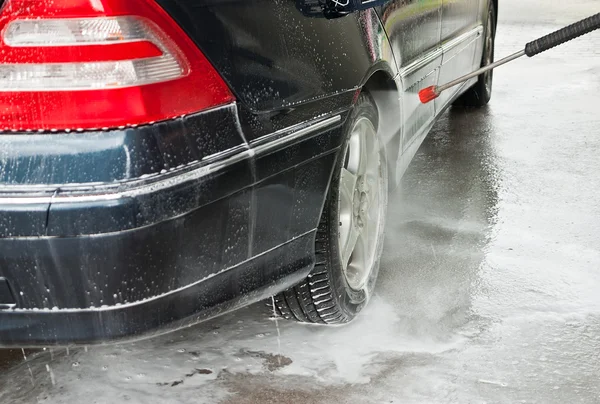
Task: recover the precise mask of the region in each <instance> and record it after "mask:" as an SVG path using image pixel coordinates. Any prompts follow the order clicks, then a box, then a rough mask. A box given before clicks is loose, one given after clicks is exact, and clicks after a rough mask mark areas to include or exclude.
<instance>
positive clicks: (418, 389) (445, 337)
mask: <svg viewBox="0 0 600 404" xmlns="http://www.w3.org/2000/svg"><path fill="white" fill-rule="evenodd" d="M558 3H559V2H557V1H553V2H547V1H542V0H502V1H501V9H500V24H499V31H498V39H497V53H496V54H497V55H500V56H501V55H505V54H509V53H512V52H513V51H516V50H518V49H520V48H521V47H522V45H523V43H524V42H525V41H527V40H530V39H534V38H535V37H537V36H539V35H541V34H544V33H546V32H549V31H551V30H554V29H556V28H559V26H560V24H563V23H567V22H571V21H573V20H576V19H578V18H582V17H585V16H588V15H591V14H593V13H595V12H598V10H599V9H600V2H599V1H597V0H573V1H569V2H564V3H565V4H564V5H561V4H558ZM598 44H600V32H598V33H595V34H593V35H589V36H587V37H585V38H582V39H580V40H578V41H575V42H572V43H570V44H568V45H565V46H563V47H561V48H558V49H556V50H554V51H551V52H549V53H547V54H543V55H540V56H538V57H536V58H534V59H530V60H521V61H518V62H515V63H513V64H512V65H509V66H506V67H504V68H502V69H501V70H498V71H497V72H496V74H495V83H494V86H495V87H494V96H493V100H492V103H491V105H490V106H489V107H488V108H487V109H484V110H478V111H464V110H450V111H449V112H448V113H447V114H445V115H444V117H443V118H442V119H441V121H440V122H439V123H438V124H436V126H435V128H434V130H433V132H432V133H431V135H430V136H429V137H428V138H427V140H426V141H425V143H424V144H423V146H422V147H421V149H420V151H419V153H418V154H417V156H416V158H415V160H414V162H413V163H412V164H411V167H410V168H409V171H408V172H407V174H406V176H405V178H404V180H403V183H402V187H401V188H400V189H399V190H398V191H397V192H396V193H395V195H394V196H393V197H391V198H390V206H389V218H388V221H387V226H388V227H387V236H386V237H387V238H386V247H385V251H384V254H383V258H382V268H381V271H380V279H379V285H378V289H377V294H376V296H374V298H373V300H372V302H371V304H370V305H369V307H368V308H367V309H365V311H364V312H363V313H362V314H361V316H360V317H359V319H358V320H357V321H355V322H354V323H352V324H350V325H348V326H343V327H335V328H324V327H318V326H302V325H298V324H294V323H289V322H285V321H283V320H279V321H274V320H273V319H271V318H270V317H269V314H268V312H267V311H266V309H265V307H264V305H263V304H261V305H255V306H252V307H249V308H246V309H242V310H240V311H237V312H235V313H232V314H229V315H226V316H223V317H220V318H217V319H214V320H212V321H209V322H206V323H204V324H200V325H198V326H195V327H192V328H189V329H186V330H184V331H180V332H176V333H173V334H170V335H166V336H162V337H157V338H154V339H151V340H146V341H141V342H137V343H133V344H126V345H118V346H109V347H90V348H89V349H78V350H71V351H70V352H67V351H65V350H60V351H54V352H50V351H42V352H39V353H30V352H26V354H28V355H29V357H28V360H27V361H24V360H23V359H22V353H21V352H20V351H16V352H12V353H6V352H5V354H11V355H12V356H11V357H7V356H6V355H5V356H4V357H3V359H2V361H3V363H2V365H1V367H0V369H2V373H1V376H0V403H13V402H14V403H36V402H42V403H82V402H85V403H118V402H129V403H205V402H206V403H214V402H220V403H275V402H286V403H346V402H347V403H428V404H429V403H484V402H485V403H516V402H521V403H565V402H569V403H579V402H582V403H600V381H599V380H600V293H599V291H600V192H599V191H598V190H599V189H600V175H599V174H598V173H599V172H600V114H599V111H600V94H599V93H600V49H599V48H598Z"/></svg>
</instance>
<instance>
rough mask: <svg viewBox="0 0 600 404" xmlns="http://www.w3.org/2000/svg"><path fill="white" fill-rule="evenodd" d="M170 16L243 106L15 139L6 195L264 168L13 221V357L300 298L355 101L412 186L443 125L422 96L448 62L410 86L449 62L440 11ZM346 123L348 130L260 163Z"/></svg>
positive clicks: (398, 1) (188, 10)
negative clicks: (20, 351) (363, 101)
mask: <svg viewBox="0 0 600 404" xmlns="http://www.w3.org/2000/svg"><path fill="white" fill-rule="evenodd" d="M158 3H159V4H161V5H162V6H163V8H164V9H165V10H166V11H167V12H169V13H170V14H171V15H172V16H173V18H174V19H175V20H176V21H177V22H179V24H180V25H181V26H182V27H183V28H184V30H185V31H187V33H188V34H189V35H190V37H191V38H192V39H193V40H194V41H195V42H196V43H197V44H198V46H199V47H200V48H201V50H202V51H203V52H204V53H205V54H206V55H207V57H208V58H209V60H211V62H212V63H213V64H214V66H215V67H216V68H217V70H218V71H219V73H220V74H221V75H222V76H223V77H224V79H225V80H226V81H227V83H228V84H229V85H230V87H231V88H232V91H233V92H234V93H235V95H236V97H237V99H238V102H237V104H236V105H233V106H229V107H225V108H221V109H218V110H213V111H207V112H204V113H200V114H195V115H193V116H189V117H184V118H180V119H176V120H173V121H169V122H163V123H158V124H153V125H148V126H145V127H140V128H129V129H120V130H111V131H106V132H90V133H70V134H66V133H60V134H39V135H38V134H35V135H32V134H2V135H0V146H2V148H1V150H3V154H2V156H1V157H2V166H0V183H1V184H3V188H2V189H0V197H9V196H10V197H23V196H33V195H37V196H39V195H46V196H54V197H65V196H74V195H98V194H102V193H106V192H113V193H114V192H121V191H128V190H131V189H136V187H139V186H141V185H145V184H146V185H147V184H150V183H152V184H154V183H155V182H156V183H158V182H159V181H163V180H166V179H169V178H177V176H180V175H182V174H185V173H190V172H193V170H200V169H202V168H204V167H208V166H209V164H212V163H218V162H220V161H224V159H226V158H227V157H228V156H230V155H233V154H235V153H239V152H240V151H243V150H249V152H248V153H247V154H246V155H244V156H245V157H244V158H242V159H240V160H238V161H237V162H236V163H233V164H229V165H227V167H226V168H224V169H222V170H219V171H217V172H211V173H210V174H207V175H202V176H199V177H193V178H192V179H190V180H189V181H185V182H183V183H181V184H179V185H177V186H176V187H169V188H167V189H166V191H165V190H163V191H160V192H150V193H145V194H143V195H138V196H135V197H124V198H119V199H116V200H112V201H106V200H104V201H103V200H101V198H100V199H97V200H93V198H92V199H91V200H83V201H77V202H73V201H69V200H66V199H64V198H61V199H60V201H58V200H53V201H50V202H48V203H40V204H25V205H19V204H6V205H0V277H2V276H5V277H6V278H7V279H8V282H9V285H10V288H11V290H12V291H13V292H14V295H15V298H16V300H17V302H16V303H17V307H18V308H19V310H16V311H11V310H0V345H32V344H34V345H35V344H42V345H53V344H61V343H71V342H78V343H93V342H97V341H99V340H110V339H118V338H121V337H127V336H139V335H140V334H141V333H147V332H148V331H151V330H153V329H156V328H161V327H167V328H172V327H179V326H182V325H186V324H189V323H190V322H193V321H197V320H199V319H202V318H206V317H207V316H210V315H214V314H217V313H218V312H220V311H222V310H227V309H231V308H233V307H237V306H239V305H243V304H247V303H249V302H252V301H255V300H257V299H259V298H263V297H266V296H269V295H272V294H273V293H276V292H278V291H281V290H283V289H285V288H286V287H288V286H290V285H291V284H293V283H294V282H297V281H299V280H301V279H302V278H303V277H304V276H305V275H306V274H307V273H308V271H309V270H310V269H311V267H312V265H313V264H314V230H315V228H316V227H317V224H318V221H319V217H320V214H321V210H322V206H323V203H324V198H325V195H326V192H327V189H328V186H329V181H330V177H331V170H332V167H333V165H334V162H335V159H336V156H337V150H338V148H339V145H340V144H341V141H342V136H343V133H344V131H343V126H342V124H343V122H344V120H345V117H346V116H347V113H348V110H349V109H350V108H351V107H352V103H353V100H354V99H355V96H356V92H357V90H359V89H361V88H362V87H363V86H366V88H367V89H369V91H373V92H374V93H376V94H374V98H375V99H376V100H377V102H378V108H379V111H380V115H382V116H381V117H380V125H382V127H385V133H382V134H381V136H382V139H383V143H384V144H385V146H386V150H387V152H388V155H389V157H388V161H389V163H390V164H397V166H398V167H399V168H398V169H397V174H398V176H397V177H398V178H399V177H400V175H401V171H402V169H401V167H405V165H406V164H405V163H406V161H408V160H409V159H410V157H411V156H408V155H409V154H410V153H407V152H405V151H406V150H408V149H409V147H412V148H415V145H416V146H417V147H418V142H417V141H416V140H417V138H418V136H417V135H418V134H421V135H424V133H426V129H427V126H428V125H429V124H430V123H431V122H432V121H433V118H434V116H435V113H436V110H435V109H434V106H433V105H430V106H420V105H418V101H417V97H416V92H417V91H418V90H419V89H420V88H421V86H423V85H428V84H430V83H431V84H435V83H436V82H437V78H438V74H439V68H440V66H441V64H442V58H441V55H440V57H439V58H434V59H433V60H432V61H431V62H430V63H428V64H424V65H423V66H420V67H419V68H418V69H414V70H412V71H411V72H410V73H407V72H406V71H405V72H404V73H405V74H402V73H403V69H407V68H408V67H409V66H410V64H411V63H412V62H415V61H418V60H419V59H420V58H422V57H423V55H424V54H426V53H427V52H430V51H432V50H435V49H436V48H439V46H440V40H441V35H442V0H428V1H421V2H417V1H413V0H393V1H391V2H390V3H389V4H388V5H386V6H384V7H381V8H378V10H377V12H378V14H377V13H376V12H375V11H374V10H366V11H363V12H360V13H354V14H350V15H347V16H345V17H340V18H336V19H331V20H328V19H324V18H320V17H317V18H312V17H307V16H305V15H303V13H302V11H301V10H299V8H298V7H297V2H295V1H292V0H279V1H272V0H158ZM424 4H428V5H429V7H425V8H422V6H423V5H424ZM380 17H381V19H380ZM384 25H385V27H386V28H387V29H388V31H387V34H386V32H385V31H384ZM388 37H389V40H388ZM390 42H391V44H390ZM374 77H377V80H375V81H374V79H373V78H374ZM382 77H383V78H382ZM392 77H393V78H394V80H392ZM382 93H385V94H386V95H385V96H383V97H382V95H381V94H382ZM390 93H391V94H392V95H391V96H389V94H390ZM335 115H340V117H341V120H340V122H339V123H337V124H336V125H333V126H331V127H327V128H326V129H322V130H318V131H315V132H312V133H308V134H307V135H305V136H304V137H302V138H300V139H297V140H296V141H294V142H291V143H285V144H281V145H279V144H278V145H277V146H276V147H273V148H272V149H271V150H269V152H267V153H263V154H258V155H255V154H253V153H252V149H253V148H255V147H256V146H257V145H259V144H261V145H263V144H265V143H270V142H273V141H275V140H279V139H281V138H282V137H285V136H286V135H288V134H290V133H293V131H294V130H297V129H298V128H300V127H305V126H310V125H311V124H312V123H314V122H316V121H318V119H317V120H315V117H321V118H319V119H324V118H326V117H331V116H335ZM267 138H268V140H265V139H267ZM415 150H416V149H415ZM218 153H225V154H223V155H218V156H217V157H215V156H214V155H215V154H218ZM407 156H408V157H407ZM162 170H165V171H166V172H162V173H161V171H162ZM0 200H1V199H0ZM115 296H116V297H115ZM132 302H138V304H135V305H131V303H132ZM0 303H1V302H0ZM118 304H125V306H118ZM102 305H107V306H109V307H105V308H103V309H102V310H96V309H92V306H93V307H94V308H98V307H100V306H102ZM52 307H57V308H58V310H56V311H52V310H50V311H38V312H34V311H30V310H23V309H46V310H48V309H51V308H52Z"/></svg>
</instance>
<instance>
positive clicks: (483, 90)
mask: <svg viewBox="0 0 600 404" xmlns="http://www.w3.org/2000/svg"><path fill="white" fill-rule="evenodd" d="M495 39H496V7H495V6H494V2H493V1H492V0H489V1H488V16H487V23H486V28H485V36H484V41H485V42H484V46H483V56H482V58H481V67H485V66H487V65H489V64H491V63H493V62H494V46H495ZM493 81H494V71H493V70H490V71H489V72H486V73H483V74H481V75H480V76H479V77H478V79H477V83H475V84H474V85H473V86H472V87H471V88H469V89H468V90H467V91H466V92H465V93H464V94H463V95H461V96H460V97H459V98H458V99H457V100H456V101H455V102H454V105H456V106H461V107H474V108H480V107H484V106H486V105H487V104H488V103H489V102H490V100H491V98H492V84H493Z"/></svg>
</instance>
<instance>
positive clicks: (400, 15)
mask: <svg viewBox="0 0 600 404" xmlns="http://www.w3.org/2000/svg"><path fill="white" fill-rule="evenodd" d="M441 9H442V0H392V1H390V2H389V3H387V4H385V5H384V6H382V7H381V9H379V10H378V11H379V15H380V18H381V20H382V22H383V25H384V27H385V30H386V32H387V34H388V38H389V41H390V44H391V47H392V50H393V53H394V56H395V58H396V64H397V65H398V69H399V75H400V79H401V82H402V87H403V91H402V95H401V98H402V100H401V106H402V126H403V127H402V133H403V139H402V147H401V148H402V151H403V152H404V156H403V157H404V159H405V160H407V161H409V160H410V157H412V153H407V150H408V149H410V148H411V147H412V149H415V150H414V151H416V148H418V144H419V143H420V142H418V141H417V139H418V138H422V137H423V136H420V135H424V134H425V133H426V132H427V130H428V129H429V127H430V125H431V123H432V122H433V118H434V116H435V105H434V103H429V104H421V103H420V101H419V97H418V92H419V90H421V89H422V88H424V87H427V86H431V85H436V84H437V82H438V75H439V68H440V66H441V62H442V50H441V47H440V39H441ZM404 165H406V164H401V166H404ZM399 170H400V171H401V170H402V167H400V168H399Z"/></svg>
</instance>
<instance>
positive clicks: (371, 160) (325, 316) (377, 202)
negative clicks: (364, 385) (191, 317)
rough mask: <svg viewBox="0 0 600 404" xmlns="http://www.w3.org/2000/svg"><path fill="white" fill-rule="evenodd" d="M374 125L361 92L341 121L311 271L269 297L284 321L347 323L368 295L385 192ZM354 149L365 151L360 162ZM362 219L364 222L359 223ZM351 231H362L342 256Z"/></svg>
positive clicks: (369, 104)
mask: <svg viewBox="0 0 600 404" xmlns="http://www.w3.org/2000/svg"><path fill="white" fill-rule="evenodd" d="M377 125H378V115H377V108H376V107H375V104H374V102H373V100H372V98H371V97H370V96H369V95H368V94H367V93H362V94H361V95H360V97H359V99H358V101H357V103H356V105H355V107H354V109H353V111H352V112H351V114H350V116H349V117H348V121H347V123H346V127H345V133H346V136H345V139H344V141H343V143H342V147H341V149H340V152H339V153H338V157H337V161H336V164H335V168H334V172H333V176H332V179H331V184H330V187H329V191H328V194H327V199H326V201H325V205H324V208H323V213H322V216H321V220H320V223H319V226H318V229H317V234H316V240H315V255H316V257H315V267H314V268H313V270H312V271H311V273H310V274H309V275H308V277H307V278H306V279H305V280H304V281H303V282H302V283H300V284H299V285H297V286H295V287H293V288H290V289H288V290H287V291H285V292H283V293H280V294H279V295H277V296H275V297H274V299H273V302H274V304H275V308H274V309H275V312H278V314H279V315H281V316H282V317H284V318H287V319H293V320H297V321H300V322H305V323H318V324H343V323H347V322H350V321H351V320H352V319H354V318H355V317H356V315H357V314H358V313H359V312H360V311H361V310H362V308H363V307H364V306H365V305H366V304H367V302H368V300H369V297H370V296H371V295H372V293H373V289H374V287H375V283H376V280H377V274H378V272H379V261H380V257H381V252H382V249H383V235H384V231H383V230H384V221H385V214H386V211H387V194H388V190H387V186H388V184H387V181H388V175H387V164H386V161H385V151H384V148H383V147H382V146H381V144H380V143H379V139H378V136H377ZM369 145H372V146H369ZM363 146H364V147H363ZM357 149H359V150H361V151H362V150H365V151H366V154H365V156H366V157H365V158H364V159H363V154H362V153H358V154H357V152H356V150H357ZM369 151H370V153H369ZM357 156H359V158H358V160H357ZM357 161H359V163H358V164H357V163H356V162H357ZM362 161H365V162H367V163H366V164H365V165H364V167H366V169H365V173H364V175H363V174H360V172H361V170H362V169H361V168H364V167H363V164H362V163H360V162H362ZM375 161H376V162H375ZM343 170H344V172H343V173H342V171H343ZM352 173H357V174H358V175H354V174H352ZM354 180H356V181H355V184H354V186H351V184H353V183H354ZM344 184H345V185H344ZM375 186H376V187H377V188H375ZM349 189H354V192H353V194H352V198H348V195H349V192H348V190H349ZM376 194H377V196H375V195H376ZM359 201H360V204H355V202H359ZM365 201H367V202H365ZM349 204H351V207H352V209H351V213H350V215H348V214H347V213H348V212H349V209H348V206H349ZM356 206H358V208H357V209H355V207H356ZM355 212H357V214H356V215H355ZM367 217H368V218H369V220H365V219H367ZM361 226H362V227H361ZM349 229H354V230H355V231H349ZM356 231H361V232H362V233H361V235H360V236H358V240H357V241H356V246H355V247H354V248H353V249H352V253H351V255H350V256H349V257H348V251H349V250H350V246H351V245H352V241H353V240H354V239H353V237H355V236H356ZM368 234H370V235H373V237H371V236H368ZM342 244H344V245H345V246H346V247H343V246H342ZM367 250H368V251H369V252H366V251H367ZM344 253H345V254H344ZM344 256H345V258H343V257H344ZM344 259H345V260H346V261H348V265H345V264H344V262H343V261H344ZM360 263H363V265H362V266H361V265H359V264H360ZM365 263H368V264H365Z"/></svg>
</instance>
